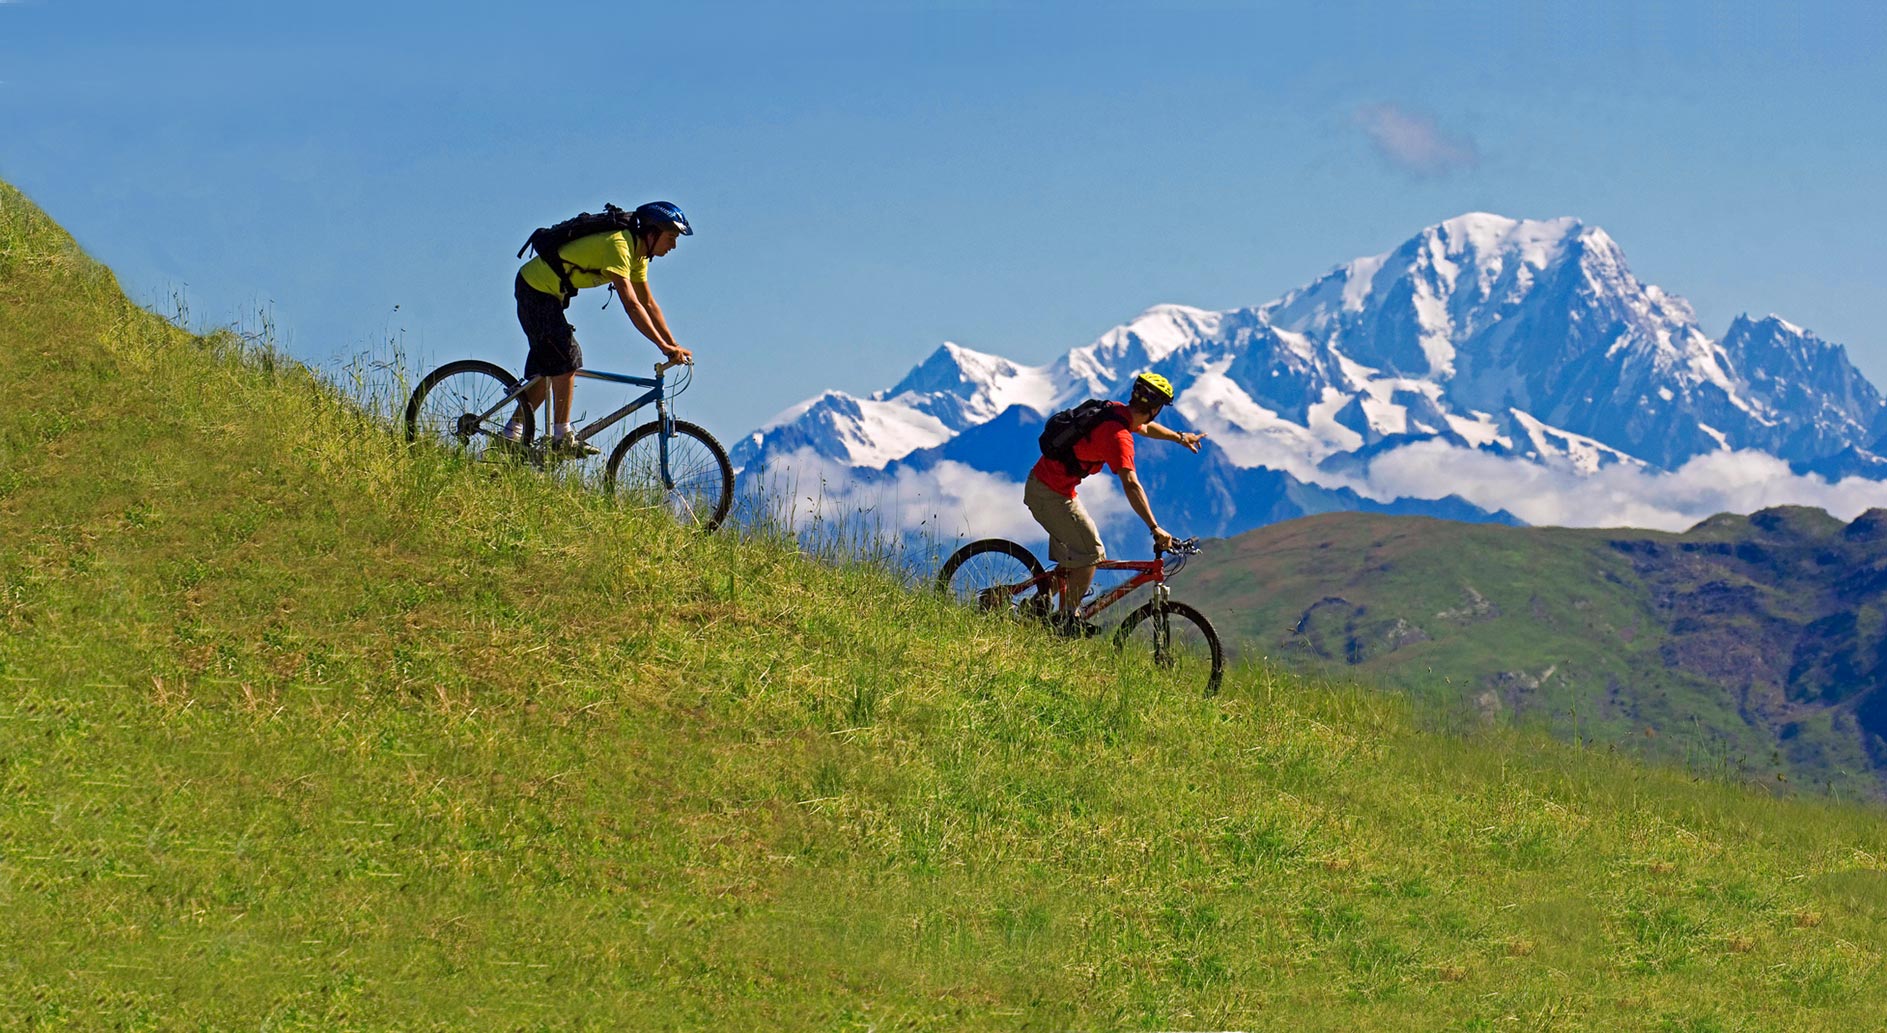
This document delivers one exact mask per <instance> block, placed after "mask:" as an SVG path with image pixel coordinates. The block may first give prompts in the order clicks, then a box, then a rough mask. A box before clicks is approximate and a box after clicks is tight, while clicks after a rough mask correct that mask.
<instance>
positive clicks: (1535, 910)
mask: <svg viewBox="0 0 1887 1033" xmlns="http://www.w3.org/2000/svg"><path fill="white" fill-rule="evenodd" d="M0 373H4V379H5V382H6V383H7V384H9V385H10V386H11V387H12V389H13V391H14V392H15V394H16V397H15V399H14V400H13V401H12V403H11V404H9V405H6V406H0V913H4V915H5V916H6V917H5V920H4V921H0V1025H3V1026H7V1027H12V1028H30V1029H74V1030H95V1029H178V1028H186V1029H219V1030H220V1029H245V1028H246V1029H267V1030H326V1029H389V1028H395V1029H478V1030H492V1029H522V1030H537V1029H599V1030H601V1029H610V1030H615V1029H664V1028H677V1029H699V1028H745V1029H757V1028H783V1029H859V1030H864V1029H949V1030H957V1029H1069V1028H1078V1029H1155V1028H1164V1029H1170V1028H1190V1029H1208V1028H1248V1029H1251V1028H1264V1029H1306V1030H1321V1029H1331V1030H1336V1029H1357V1028H1363V1029H1465V1030H1510V1029H1594V1030H1599V1029H1604V1030H1613V1029H1628V1030H1691V1031H1703V1030H1757V1029H1763V1030H1802V1029H1830V1030H1836V1029H1839V1030H1853V1029H1873V1028H1882V1023H1883V1019H1882V1014H1883V1010H1882V1008H1881V1004H1880V1002H1881V1001H1882V1000H1887V971H1884V970H1883V967H1882V958H1883V947H1884V946H1887V831H1884V829H1883V824H1882V820H1881V819H1882V815H1881V814H1880V812H1878V811H1872V810H1864V809H1860V808H1854V807H1847V806H1842V805H1838V804H1834V803H1830V802H1825V801H1805V800H1785V801H1778V800H1775V799H1771V798H1770V797H1769V796H1768V795H1767V794H1764V793H1762V792H1759V791H1754V790H1750V789H1745V788H1738V787H1735V786H1727V785H1718V784H1712V783H1708V782H1700V781H1697V780H1696V779H1695V778H1694V777H1692V776H1687V775H1684V774H1682V773H1680V772H1677V771H1675V770H1670V769H1662V768H1648V767H1643V766H1639V765H1636V764H1633V763H1631V762H1628V761H1626V760H1624V759H1622V758H1620V757H1616V756H1609V755H1606V754H1604V753H1601V752H1596V751H1590V750H1579V749H1576V748H1573V747H1568V746H1562V745H1555V744H1552V743H1550V742H1548V741H1546V740H1545V739H1543V738H1531V737H1527V736H1522V735H1517V734H1514V733H1509V732H1494V731H1490V732H1487V733H1484V734H1480V735H1444V734H1437V733H1434V732H1430V731H1425V730H1424V727H1425V722H1424V721H1423V720H1422V719H1421V715H1420V714H1419V713H1414V712H1412V711H1410V710H1409V709H1408V708H1409V706H1410V704H1408V703H1406V702H1401V701H1398V700H1396V699H1393V698H1390V697H1387V696H1380V695H1372V694H1368V693H1364V692H1361V691H1359V690H1355V689H1352V688H1348V687H1345V686H1342V685H1337V684H1331V683H1326V682H1317V681H1307V680H1303V679H1300V678H1297V677H1294V676H1290V675H1286V674H1284V673H1281V672H1279V671H1276V670H1273V669H1271V668H1268V667H1265V666H1252V665H1247V666H1243V667H1240V668H1239V669H1237V670H1235V671H1234V672H1232V674H1231V675H1230V676H1229V677H1228V679H1227V683H1226V687H1225V690H1224V692H1223V693H1222V694H1221V696H1219V697H1218V698H1215V699H1210V700H1207V699H1201V698H1198V697H1197V696H1196V695H1194V694H1193V693H1192V692H1189V691H1184V690H1181V689H1179V688H1177V687H1173V686H1169V685H1166V684H1164V683H1163V682H1162V681H1161V679H1160V678H1159V676H1158V675H1157V673H1156V672H1154V671H1151V670H1148V669H1147V668H1146V667H1145V666H1143V665H1141V664H1139V663H1137V662H1136V661H1134V660H1132V659H1131V658H1130V659H1124V660H1123V659H1121V658H1118V657H1116V656H1115V655H1113V654H1112V653H1111V652H1110V651H1109V650H1108V649H1107V648H1106V647H1105V646H1102V645H1100V644H1097V643H1082V644H1069V643H1064V642H1061V641H1056V640H1050V639H1047V638H1045V637H1043V636H1041V635H1039V634H1036V633H1033V632H1030V631H1028V630H1025V629H1021V628H1016V627H1010V626H1005V625H1003V624H998V623H990V622H986V621H983V620H979V619H977V618H975V617H974V616H972V615H970V614H966V613H963V612H959V611H957V610H953V609H951V608H949V607H947V606H946V605H944V604H943V603H942V602H941V601H940V600H938V599H936V598H934V597H932V596H930V595H929V594H927V593H923V592H913V591H911V590H909V589H908V588H907V587H906V586H905V585H904V584H902V583H901V582H900V581H899V580H898V579H897V578H896V577H894V576H892V575H891V574H889V573H887V572H886V570H885V569H884V568H882V567H879V566H874V565H870V564H855V565H844V564H836V565H835V564H828V563H820V562H814V561H812V560H810V559H809V558H807V557H805V556H803V555H801V554H800V553H799V551H798V550H797V549H796V548H795V546H794V544H793V543H792V542H791V541H790V540H788V539H786V538H783V537H781V536H778V535H774V534H768V533H762V532H754V533H751V534H748V535H746V536H745V537H742V536H740V535H736V534H725V535H721V536H717V537H712V538H700V537H694V536H691V535H689V534H686V533H683V532H681V531H679V530H677V529H676V528H674V527H672V526H669V525H668V524H666V523H664V522H662V521H660V520H657V519H653V518H650V517H648V516H646V515H644V514H640V513H636V512H628V511H622V510H618V509H616V508H613V507H611V506H609V505H607V504H604V503H601V502H599V501H597V500H596V499H594V498H593V497H591V496H589V495H587V494H585V493H584V492H582V491H580V490H577V489H575V488H572V487H569V486H565V485H561V484H558V483H556V482H555V481H553V480H551V479H548V478H545V477H542V476H540V475H536V474H533V473H531V472H528V471H516V470H501V471H497V472H493V471H492V470H490V469H468V468H466V467H464V466H462V465H459V464H456V463H455V462H454V461H452V460H451V459H450V458H449V457H446V456H441V455H437V454H432V453H430V452H426V451H419V452H409V451H408V450H407V449H406V448H404V447H403V446H401V445H400V444H399V443H398V442H397V441H396V440H395V438H394V437H393V436H392V435H391V434H390V433H388V431H387V430H386V429H385V428H384V427H383V426H381V425H379V424H378V423H376V422H375V421H374V420H372V419H371V418H368V417H366V416H363V415H362V413H361V411H360V409H359V407H358V406H356V405H355V404H353V403H352V402H350V401H349V400H348V399H346V398H345V397H343V396H342V394H341V393H339V392H337V391H336V390H335V389H334V388H332V387H331V386H329V385H327V384H325V383H323V382H322V381H320V380H318V379H316V378H314V377H312V376H311V375H310V374H309V373H308V372H307V371H305V370H304V369H302V368H301V367H299V366H297V365H295V364H293V363H290V362H287V361H285V360H282V359H281V358H279V357H278V356H275V355H274V354H273V353H272V352H270V351H268V350H267V349H266V348H260V349H259V348H255V347H251V346H249V345H247V344H245V343H244V342H243V341H242V340H241V338H239V337H235V336H232V335H229V334H222V335H211V336H210V337H207V338H195V337H192V336H190V335H188V334H185V333H183V332H181V331H179V330H177V329H175V328H174V327H171V326H170V325H169V324H167V323H165V322H164V321H162V320H160V319H158V318H156V317H154V316H151V315H149V314H148V313H145V312H143V311H141V310H139V309H138V308H136V307H135V306H132V305H131V304H129V303H128V302H126V300H125V299H124V298H123V297H122V295H121V293H120V291H119V290H118V287H117V285H116V283H115V282H114V280H113V279H112V277H111V276H110V274H109V272H108V271H106V270H104V269H103V268H101V267H99V266H98V265H96V264H94V263H93V262H91V261H90V260H89V259H87V258H86V257H85V256H83V255H82V254H80V253H79V252H78V251H77V250H76V248H75V247H74V246H73V245H72V243H71V241H70V240H69V239H68V238H67V237H66V236H65V235H64V234H63V233H62V232H61V231H60V230H59V229H58V228H57V227H56V226H55V225H54V224H53V223H52V222H50V221H49V220H48V219H47V218H46V217H45V216H44V215H42V214H41V213H39V212H38V211H37V210H36V209H35V208H33V207H32V206H31V204H30V203H28V202H27V201H26V200H25V199H24V198H23V197H21V196H20V195H19V194H18V193H16V192H14V191H12V190H11V189H10V188H6V187H4V186H0Z"/></svg>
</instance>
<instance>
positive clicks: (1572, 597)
mask: <svg viewBox="0 0 1887 1033" xmlns="http://www.w3.org/2000/svg"><path fill="white" fill-rule="evenodd" d="M1223 545H1224V546H1225V548H1224V549H1222V550H1214V551H1213V553H1212V555H1214V556H1215V557H1216V558H1215V560H1214V561H1212V562H1205V563H1198V564H1195V565H1194V566H1193V567H1192V568H1190V569H1188V570H1187V571H1186V572H1184V573H1183V574H1182V575H1181V587H1180V588H1179V589H1177V591H1178V592H1179V593H1180V594H1182V595H1183V597H1184V598H1186V599H1187V600H1189V601H1191V602H1193V603H1194V604H1196V605H1199V606H1200V607H1201V608H1202V609H1204V610H1205V611H1206V612H1208V613H1210V614H1211V615H1212V617H1213V619H1214V620H1215V621H1217V622H1218V623H1219V625H1220V627H1221V630H1222V631H1225V632H1226V633H1227V635H1228V637H1229V638H1233V639H1235V640H1238V641H1239V642H1240V643H1241V644H1242V648H1243V649H1244V650H1245V651H1246V652H1248V653H1260V654H1264V655H1269V656H1273V657H1279V658H1284V659H1288V660H1290V661H1292V662H1293V663H1297V664H1299V665H1305V666H1311V667H1335V668H1341V669H1342V670H1344V671H1345V672H1346V674H1354V675H1360V676H1363V677H1366V678H1373V679H1376V680H1377V681H1378V682H1380V683H1382V684H1386V685H1390V686H1394V687H1397V688H1400V689H1403V690H1406V691H1410V692H1414V693H1417V694H1420V695H1424V696H1429V697H1438V698H1441V699H1443V700H1445V701H1448V702H1450V703H1453V704H1455V705H1457V706H1458V707H1459V708H1460V710H1461V712H1463V713H1466V714H1470V715H1473V716H1474V717H1475V718H1476V719H1483V720H1515V719H1517V720H1520V721H1523V722H1540V723H1544V724H1546V725H1548V726H1550V727H1552V728H1553V729H1554V730H1555V731H1556V732H1557V733H1559V734H1561V735H1563V736H1565V737H1567V738H1569V739H1570V738H1578V739H1580V740H1583V741H1586V742H1594V741H1599V742H1604V743H1606V744H1607V745H1611V746H1623V747H1624V748H1627V749H1631V750H1634V751H1648V752H1651V753H1653V754H1664V755H1669V756H1674V757H1676V758H1678V759H1683V760H1688V761H1691V762H1693V763H1695V762H1698V761H1699V760H1703V761H1706V762H1709V763H1714V764H1723V765H1729V766H1732V767H1734V768H1736V769H1738V770H1741V771H1743V772H1745V773H1747V774H1749V775H1750V776H1752V777H1758V778H1762V779H1765V780H1767V781H1771V782H1773V781H1774V780H1775V779H1776V776H1777V775H1780V776H1782V778H1783V779H1785V780H1792V781H1794V782H1796V783H1808V784H1813V785H1816V786H1832V787H1833V788H1835V789H1837V790H1840V791H1846V792H1850V793H1858V794H1864V795H1868V796H1875V797H1878V796H1883V795H1887V510H1883V509H1875V510H1869V511H1867V512H1866V513H1863V514H1862V515H1861V516H1860V517H1858V518H1857V519H1855V520H1853V521H1851V522H1845V523H1844V522H1842V521H1840V520H1836V519H1834V518H1832V517H1830V516H1829V515H1828V514H1827V513H1825V512H1822V511H1821V510H1816V509H1806V508H1801V507H1778V508H1774V509H1768V510H1763V511H1761V512H1758V513H1756V514H1754V515H1752V516H1748V517H1742V516H1730V515H1724V516H1719V517H1715V518H1712V519H1710V520H1707V521H1705V522H1703V523H1701V524H1699V525H1698V526H1696V527H1694V528H1691V529H1690V530H1688V531H1686V532H1684V533H1682V534H1668V533H1663V532H1655V531H1632V530H1573V529H1566V528H1514V527H1486V526H1482V527H1475V526H1469V525H1465V524H1457V523H1448V522H1443V521H1434V520H1409V519H1388V518H1383V517H1374V516H1366V515H1362V514H1335V515H1330V516H1325V517H1319V518H1313V519H1307V520H1298V521H1292V522H1289V523H1283V524H1278V525H1274V526H1271V527H1266V528H1263V529H1261V530H1258V531H1253V532H1250V533H1247V534H1243V535H1240V536H1238V537H1236V538H1233V539H1231V540H1230V541H1229V542H1226V543H1223Z"/></svg>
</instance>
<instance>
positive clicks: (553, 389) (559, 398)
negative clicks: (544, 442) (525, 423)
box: [524, 372, 577, 436]
mask: <svg viewBox="0 0 1887 1033" xmlns="http://www.w3.org/2000/svg"><path fill="white" fill-rule="evenodd" d="M576 383H577V375H576V373H574V372H571V373H565V374H563V375H561V376H555V377H544V378H542V379H540V380H539V381H538V382H537V383H535V384H532V385H531V386H530V387H527V388H525V389H524V404H525V406H526V407H527V408H531V409H535V408H537V407H538V406H540V405H543V404H544V392H546V391H548V392H550V408H551V420H552V421H553V422H552V423H551V425H550V426H549V427H545V428H544V434H545V435H546V436H548V435H549V434H550V433H551V431H553V430H554V429H556V428H557V427H559V426H562V425H563V424H566V423H569V422H570V396H571V393H572V392H573V391H574V390H575V388H576Z"/></svg>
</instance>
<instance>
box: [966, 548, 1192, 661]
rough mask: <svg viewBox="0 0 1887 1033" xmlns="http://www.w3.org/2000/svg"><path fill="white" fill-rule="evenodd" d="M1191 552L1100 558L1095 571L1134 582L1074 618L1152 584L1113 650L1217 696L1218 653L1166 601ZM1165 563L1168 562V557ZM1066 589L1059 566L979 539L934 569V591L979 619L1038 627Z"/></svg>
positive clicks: (1187, 614) (1181, 610) (1186, 611)
mask: <svg viewBox="0 0 1887 1033" xmlns="http://www.w3.org/2000/svg"><path fill="white" fill-rule="evenodd" d="M1198 553H1199V539H1197V538H1188V539H1186V540H1185V541H1183V542H1175V543H1173V547H1172V548H1171V549H1168V550H1165V551H1156V552H1155V554H1154V558H1153V559H1151V560H1138V561H1128V560H1103V561H1101V563H1100V564H1099V567H1098V569H1100V570H1128V571H1133V572H1134V576H1133V577H1132V578H1129V579H1128V580H1126V581H1124V582H1122V583H1120V584H1119V585H1117V586H1115V587H1114V588H1112V589H1111V590H1109V591H1107V592H1106V593H1105V594H1103V595H1101V596H1100V597H1099V598H1097V599H1095V600H1094V601H1092V602H1090V603H1088V604H1087V605H1085V606H1082V607H1081V608H1080V609H1079V610H1077V611H1076V614H1077V615H1078V616H1079V617H1080V618H1081V620H1083V621H1090V620H1092V619H1093V618H1094V616H1095V615H1096V614H1099V613H1100V612H1101V611H1102V610H1105V609H1107V608H1108V607H1110V606H1112V605H1114V604H1115V603H1117V602H1120V601H1121V600H1122V599H1124V598H1126V597H1127V596H1128V595H1130V594H1132V593H1133V592H1134V591H1135V590H1137V589H1139V588H1141V587H1143V586H1145V585H1152V586H1153V598H1152V599H1149V600H1148V601H1147V602H1146V603H1145V604H1144V605H1142V606H1141V607H1140V608H1139V609H1137V610H1134V611H1133V612H1132V613H1129V614H1128V615H1127V616H1126V618H1125V619H1124V620H1122V621H1121V622H1120V627H1118V628H1116V629H1115V631H1114V647H1115V648H1116V649H1126V648H1127V647H1128V646H1129V645H1132V646H1134V647H1135V648H1147V649H1151V650H1152V652H1153V662H1154V663H1155V664H1157V665H1158V666H1160V667H1163V668H1166V669H1169V670H1172V671H1174V672H1176V673H1178V674H1180V675H1182V676H1184V677H1186V678H1188V679H1194V678H1197V677H1198V676H1200V675H1204V677H1205V683H1206V695H1208V696H1210V695H1212V694H1213V693H1216V692H1218V691H1219V681H1220V679H1221V678H1223V677H1224V676H1225V650H1224V649H1223V648H1221V647H1220V645H1219V635H1218V632H1216V631H1214V630H1212V625H1211V623H1209V622H1208V621H1207V620H1206V618H1205V615H1203V614H1201V613H1200V612H1199V611H1198V610H1195V609H1193V608H1192V607H1190V606H1188V605H1186V604H1185V603H1182V602H1176V601H1174V599H1173V598H1172V593H1171V590H1170V589H1168V588H1167V585H1166V579H1167V578H1168V577H1171V576H1172V575H1173V574H1176V573H1178V572H1179V570H1180V568H1181V567H1183V566H1185V565H1186V560H1187V559H1188V558H1189V557H1192V556H1196V555H1198ZM1168 557H1171V558H1170V559H1169V558H1168ZM1065 585H1066V577H1065V576H1064V575H1063V574H1062V571H1061V568H1060V567H1056V568H1055V569H1054V570H1044V569H1043V568H1042V564H1041V562H1040V561H1039V560H1037V559H1036V558H1035V554H1034V553H1031V552H1030V551H1029V550H1028V549H1026V548H1023V547H1022V546H1020V545H1018V544H1016V543H1015V542H1012V541H1008V540H1006V539H1002V538H984V539H982V540H981V541H975V542H971V543H970V544H968V545H965V546H964V547H963V548H961V549H958V550H957V551H956V552H955V553H953V554H952V555H951V556H950V558H949V559H947V560H945V561H944V565H943V566H942V567H941V568H940V569H939V570H938V571H937V587H938V588H939V589H940V590H941V591H943V592H944V593H945V594H947V595H950V596H952V597H954V598H955V599H957V600H958V601H959V602H962V603H963V604H965V605H967V606H972V607H974V608H976V609H977V610H981V611H983V612H985V613H1006V614H1009V615H1011V616H1014V617H1016V618H1018V619H1021V620H1027V621H1031V622H1040V623H1044V624H1046V623H1047V622H1048V621H1049V619H1050V618H1051V617H1052V616H1053V615H1054V613H1055V612H1056V606H1055V598H1056V596H1057V595H1059V594H1060V592H1061V590H1062V588H1063V587H1064V586H1065Z"/></svg>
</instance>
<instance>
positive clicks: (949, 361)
mask: <svg viewBox="0 0 1887 1033" xmlns="http://www.w3.org/2000/svg"><path fill="white" fill-rule="evenodd" d="M1021 368H1022V367H1020V366H1018V365H1016V364H1015V363H1013V362H1010V361H1009V360H1008V359H1005V358H1003V357H1001V356H999V355H990V354H988V353H987V352H979V351H976V350H974V349H971V348H965V347H963V346H962V345H960V344H957V343H956V342H955V341H945V342H944V343H943V344H942V345H941V346H939V347H938V349H937V350H936V351H934V352H931V353H930V356H929V357H928V358H926V359H925V360H924V361H923V362H920V363H918V364H917V365H916V366H913V367H911V372H909V373H907V374H905V375H904V379H903V380H900V381H898V382H897V384H896V385H894V386H892V387H891V388H889V389H887V390H884V391H879V392H877V393H875V394H873V395H872V397H873V398H878V399H884V398H895V397H897V396H898V395H901V394H905V393H907V392H919V393H930V392H936V391H947V392H950V393H953V394H969V393H974V391H975V389H976V388H977V387H979V386H982V385H985V384H989V383H991V382H993V381H995V380H997V379H1000V378H1002V377H1010V376H1014V375H1015V374H1016V372H1017V371H1018V370H1020V369H1021ZM966 387H967V388H968V389H969V390H968V391H967V392H966V391H964V389H965V388H966Z"/></svg>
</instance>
